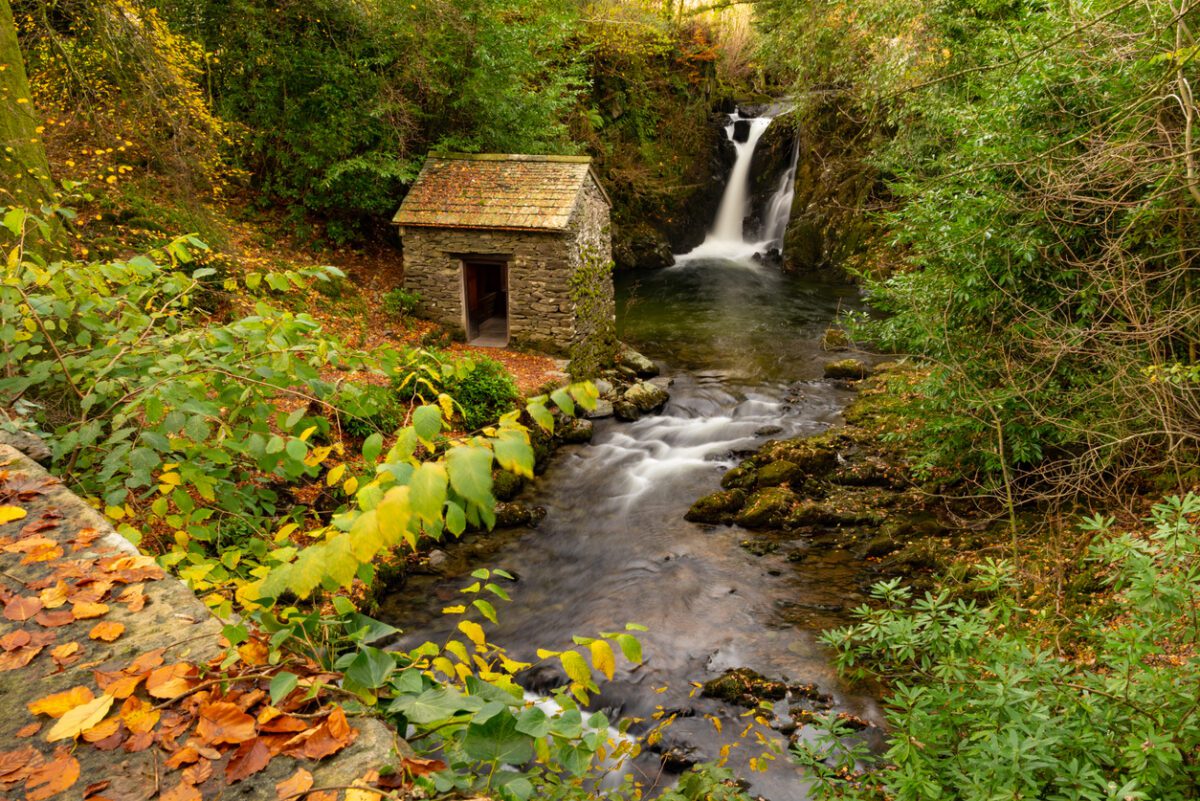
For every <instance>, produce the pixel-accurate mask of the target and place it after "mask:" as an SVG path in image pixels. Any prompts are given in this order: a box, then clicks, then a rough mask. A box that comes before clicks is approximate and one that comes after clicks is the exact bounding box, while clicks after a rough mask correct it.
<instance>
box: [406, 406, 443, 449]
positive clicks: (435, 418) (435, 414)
mask: <svg viewBox="0 0 1200 801" xmlns="http://www.w3.org/2000/svg"><path fill="white" fill-rule="evenodd" d="M412 423H413V429H415V430H416V432H417V437H419V438H420V439H421V441H423V442H432V441H433V438H434V437H435V436H437V434H438V432H440V431H441V430H442V410H441V409H439V408H438V407H437V406H418V407H417V410H416V411H415V412H413V416H412Z"/></svg>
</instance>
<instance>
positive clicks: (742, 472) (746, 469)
mask: <svg viewBox="0 0 1200 801" xmlns="http://www.w3.org/2000/svg"><path fill="white" fill-rule="evenodd" d="M757 483H758V471H757V470H755V469H754V462H742V463H741V464H740V465H738V466H737V467H735V468H733V469H732V470H729V471H728V472H727V473H725V475H724V476H722V477H721V486H722V487H724V488H725V489H742V490H750V489H754V487H755V485H756V484H757Z"/></svg>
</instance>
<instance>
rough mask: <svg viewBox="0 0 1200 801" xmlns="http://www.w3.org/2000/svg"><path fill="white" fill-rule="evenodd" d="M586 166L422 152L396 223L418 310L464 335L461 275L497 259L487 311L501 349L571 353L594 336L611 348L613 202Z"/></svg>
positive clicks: (468, 324) (466, 291) (574, 160)
mask: <svg viewBox="0 0 1200 801" xmlns="http://www.w3.org/2000/svg"><path fill="white" fill-rule="evenodd" d="M590 161H591V160H590V159H588V158H586V157H576V156H528V155H432V156H430V157H429V159H428V160H427V161H426V164H425V167H424V169H423V170H422V171H421V174H420V176H419V177H418V178H417V180H416V182H415V183H414V184H413V186H412V188H411V189H410V190H409V193H408V195H407V196H406V197H405V199H404V203H403V204H402V205H401V207H400V210H399V211H398V212H397V213H396V216H395V218H394V219H393V222H394V223H396V224H397V225H398V226H399V230H400V236H401V238H402V240H403V246H404V283H405V287H406V288H407V289H409V290H411V291H415V292H418V293H419V294H420V296H421V305H420V307H419V312H420V313H421V314H422V315H423V316H425V317H427V318H429V319H431V320H434V321H435V322H438V323H440V324H442V325H444V326H446V327H447V328H449V329H450V330H452V331H454V332H456V333H457V334H460V335H463V336H467V337H469V336H470V333H471V331H472V328H473V323H472V321H471V319H470V317H471V315H472V314H474V313H475V310H474V309H473V308H472V307H471V303H472V302H473V300H472V298H471V294H472V289H471V288H470V287H469V286H468V283H469V278H468V275H467V272H466V271H467V270H469V269H471V267H470V265H471V264H472V263H474V262H484V263H492V264H498V265H503V273H502V274H503V276H504V282H505V285H504V286H503V287H502V294H503V298H504V299H503V303H504V309H503V310H502V311H497V310H496V309H494V308H489V309H488V311H487V312H486V313H487V314H489V315H493V316H496V317H499V316H500V315H501V314H503V316H504V318H505V322H506V323H507V328H506V334H507V341H508V342H509V343H510V344H515V345H522V346H528V347H533V348H537V349H539V350H545V351H548V352H552V353H566V354H572V355H574V352H575V351H576V349H577V348H579V347H580V346H592V345H594V343H595V342H596V341H600V342H601V343H602V345H601V347H602V348H611V346H612V344H614V343H615V340H613V339H612V337H613V334H612V330H613V324H614V319H615V304H614V300H613V288H612V279H611V262H612V245H611V238H610V236H611V233H610V226H609V210H610V204H609V200H608V197H607V195H606V194H605V192H604V190H603V188H601V186H600V184H599V182H598V181H597V179H596V176H595V173H594V172H593V171H592V169H591V166H590ZM593 350H595V348H594V347H590V348H589V352H591V351H593Z"/></svg>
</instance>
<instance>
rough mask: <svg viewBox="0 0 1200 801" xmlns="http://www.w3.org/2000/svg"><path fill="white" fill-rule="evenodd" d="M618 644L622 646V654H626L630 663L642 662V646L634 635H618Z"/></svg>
mask: <svg viewBox="0 0 1200 801" xmlns="http://www.w3.org/2000/svg"><path fill="white" fill-rule="evenodd" d="M617 644H618V645H620V646H621V653H623V654H625V658H626V659H628V660H629V661H630V662H632V663H634V664H637V663H639V662H641V661H642V644H641V643H640V642H638V638H637V637H634V636H633V635H632V634H618V635H617Z"/></svg>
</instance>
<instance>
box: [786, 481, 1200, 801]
mask: <svg viewBox="0 0 1200 801" xmlns="http://www.w3.org/2000/svg"><path fill="white" fill-rule="evenodd" d="M1198 512H1200V498H1197V497H1196V496H1194V495H1189V496H1187V497H1185V498H1182V499H1180V498H1178V497H1176V498H1171V499H1169V500H1167V501H1166V502H1164V503H1162V504H1159V505H1158V506H1156V507H1155V509H1154V512H1153V517H1152V521H1151V522H1152V523H1153V526H1154V528H1153V533H1152V534H1151V535H1150V536H1143V535H1135V534H1121V535H1117V534H1116V533H1114V532H1111V531H1110V527H1111V525H1112V521H1111V520H1104V519H1099V518H1094V519H1090V520H1088V521H1086V522H1085V527H1086V528H1087V529H1089V530H1090V531H1091V532H1092V533H1093V534H1095V535H1097V544H1096V545H1095V546H1094V547H1093V548H1092V549H1091V551H1090V553H1089V558H1090V559H1091V560H1094V561H1095V562H1096V564H1097V565H1099V567H1100V572H1101V573H1102V575H1104V576H1105V577H1106V579H1105V583H1106V584H1107V588H1106V593H1107V594H1106V595H1101V596H1100V598H1101V599H1102V602H1098V603H1096V604H1095V605H1094V608H1093V610H1092V611H1091V612H1089V613H1088V614H1086V615H1084V616H1083V617H1081V618H1080V619H1078V620H1077V621H1075V623H1074V626H1073V631H1072V632H1071V636H1070V638H1069V642H1070V650H1069V651H1068V652H1064V651H1063V650H1061V649H1059V648H1056V647H1055V644H1054V641H1053V640H1050V639H1049V638H1047V637H1045V624H1047V623H1052V622H1056V621H1053V620H1052V618H1053V616H1054V610H1053V608H1049V607H1044V606H1040V605H1038V604H1034V603H1029V602H1026V601H1022V599H1021V598H1020V596H1019V594H1018V589H1019V588H1018V585H1017V583H1016V582H1015V581H1014V577H1013V571H1012V568H1011V566H1010V565H1008V564H1005V563H999V562H992V563H989V564H985V565H982V566H981V567H980V568H979V569H978V571H977V575H976V576H975V577H974V579H973V585H972V587H971V589H972V590H973V591H974V593H975V594H976V595H977V596H979V597H980V600H978V601H967V600H962V599H959V600H954V599H953V598H952V597H951V596H950V594H949V593H948V592H946V591H943V592H941V593H938V594H936V595H927V596H925V597H924V598H914V597H913V596H912V593H911V592H910V591H909V590H907V589H905V588H904V587H902V586H901V585H900V584H899V582H896V581H893V582H888V583H884V584H880V585H878V586H876V588H875V592H874V594H875V598H876V600H877V601H879V602H880V603H881V604H882V605H881V606H880V607H879V608H871V607H864V608H862V609H859V610H857V612H856V617H857V618H858V622H857V623H856V624H855V625H853V626H851V627H849V628H846V629H842V630H839V631H835V632H830V633H829V634H827V635H826V636H825V640H826V642H827V643H828V644H829V645H831V646H832V647H834V648H835V649H837V653H838V662H839V665H840V666H841V667H842V668H843V669H845V670H847V671H849V672H850V673H851V674H853V675H857V676H860V677H862V676H871V677H874V678H876V679H885V680H886V681H887V682H888V683H889V685H890V686H891V687H892V692H891V694H890V697H889V705H890V706H889V712H888V719H889V723H890V725H891V726H892V727H893V732H892V738H891V746H890V748H889V749H888V751H887V753H886V754H885V755H884V756H883V759H882V767H879V768H878V769H877V770H875V771H874V772H873V773H871V774H869V775H867V776H865V777H864V776H859V777H857V779H856V780H855V781H854V782H847V781H845V777H846V775H848V774H849V773H852V772H853V770H854V768H855V767H856V766H855V765H854V759H855V758H856V757H862V756H863V754H862V753H860V752H854V751H850V752H846V751H843V750H842V748H843V746H844V742H845V741H844V740H839V739H837V738H836V737H835V738H831V740H830V741H827V742H825V743H822V744H818V745H810V746H809V747H807V748H805V749H801V751H800V755H801V757H802V760H803V761H804V762H806V763H807V764H809V765H811V766H812V767H813V768H814V769H815V770H816V771H817V772H818V774H819V775H821V776H823V779H824V782H825V789H826V790H827V792H828V793H829V794H830V795H831V796H834V797H849V798H880V797H884V798H893V799H899V800H900V801H905V800H909V799H912V800H915V799H932V798H960V799H971V800H972V801H976V800H979V801H981V800H982V799H993V798H997V797H999V796H1001V795H1003V796H1004V797H1009V798H1012V797H1024V798H1042V799H1063V800H1064V801H1065V800H1066V799H1102V798H1122V799H1127V798H1155V799H1188V798H1196V797H1197V788H1198V787H1200V766H1198V765H1197V764H1196V752H1197V748H1200V729H1198V728H1197V727H1196V725H1195V720H1194V718H1195V714H1196V711H1197V704H1196V689H1195V688H1196V686H1197V681H1198V680H1200V658H1198V657H1197V655H1196V652H1195V649H1196V645H1197V644H1198V643H1200V624H1198V621H1197V618H1196V605H1197V602H1198V600H1200V572H1198V568H1200V561H1198V560H1200V531H1198V530H1197V528H1196V525H1195V524H1194V523H1193V522H1192V519H1194V518H1195V516H1196V514H1197V513H1198ZM836 730H837V726H836V724H835V731H836ZM841 733H843V734H844V731H843V732H841ZM827 758H831V759H830V763H829V764H826V762H825V760H826V759H827Z"/></svg>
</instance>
